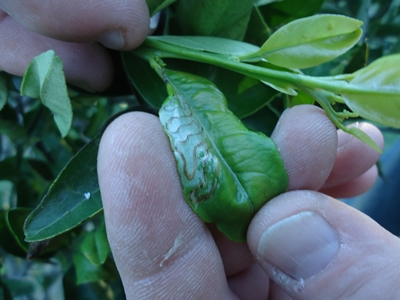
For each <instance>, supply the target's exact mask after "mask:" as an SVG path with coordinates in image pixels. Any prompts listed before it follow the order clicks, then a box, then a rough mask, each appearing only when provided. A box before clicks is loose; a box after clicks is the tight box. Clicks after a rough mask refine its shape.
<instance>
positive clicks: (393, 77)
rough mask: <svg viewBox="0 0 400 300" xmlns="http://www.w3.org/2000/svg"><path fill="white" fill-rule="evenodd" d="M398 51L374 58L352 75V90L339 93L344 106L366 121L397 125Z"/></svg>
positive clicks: (399, 122) (399, 102)
mask: <svg viewBox="0 0 400 300" xmlns="http://www.w3.org/2000/svg"><path fill="white" fill-rule="evenodd" d="M399 65H400V54H395V55H389V56H386V57H382V58H380V59H377V60H376V61H374V62H373V63H371V64H370V65H368V66H367V67H365V68H363V69H360V70H359V71H357V72H355V73H353V74H352V79H351V80H350V82H349V84H350V85H352V86H355V88H356V89H355V91H354V92H351V91H350V90H348V91H346V92H344V93H342V96H344V99H345V102H346V104H347V106H348V107H349V108H350V109H351V110H352V111H353V112H355V113H357V114H359V115H360V116H362V117H363V118H366V119H368V120H371V121H374V122H377V123H380V124H383V125H386V126H390V127H396V128H400V68H399Z"/></svg>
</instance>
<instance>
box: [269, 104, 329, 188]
mask: <svg viewBox="0 0 400 300" xmlns="http://www.w3.org/2000/svg"><path fill="white" fill-rule="evenodd" d="M271 138H272V139H273V140H274V142H275V144H276V146H277V148H278V150H279V152H280V154H281V157H282V160H283V162H284V165H285V169H286V171H287V173H288V176H289V190H295V189H310V190H318V189H319V188H320V187H321V186H322V185H323V183H324V182H325V180H326V178H328V176H329V173H330V172H331V170H332V167H333V163H334V160H335V156H336V145H337V134H336V129H335V126H334V125H333V124H332V122H331V121H330V120H329V119H328V117H327V116H326V114H325V112H324V111H323V110H322V109H320V108H318V107H316V106H313V105H299V106H295V107H293V108H290V109H287V110H286V111H285V112H284V113H283V114H282V116H281V118H280V120H279V122H278V124H277V126H276V128H275V130H274V132H273V134H272V135H271Z"/></svg>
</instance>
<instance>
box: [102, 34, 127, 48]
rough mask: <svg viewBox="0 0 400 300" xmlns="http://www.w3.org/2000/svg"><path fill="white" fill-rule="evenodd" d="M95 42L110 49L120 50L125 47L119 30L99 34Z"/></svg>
mask: <svg viewBox="0 0 400 300" xmlns="http://www.w3.org/2000/svg"><path fill="white" fill-rule="evenodd" d="M96 41H98V42H99V43H102V44H103V45H104V46H106V47H107V48H110V49H116V50H118V49H121V48H123V47H124V46H125V39H124V35H123V33H122V31H121V30H118V29H115V30H110V31H106V32H104V33H102V34H100V35H99V36H98V37H97V39H96Z"/></svg>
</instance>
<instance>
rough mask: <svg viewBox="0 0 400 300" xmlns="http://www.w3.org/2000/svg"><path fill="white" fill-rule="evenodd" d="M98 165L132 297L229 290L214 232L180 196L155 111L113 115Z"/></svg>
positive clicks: (210, 295) (222, 294)
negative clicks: (208, 228) (116, 117)
mask: <svg viewBox="0 0 400 300" xmlns="http://www.w3.org/2000/svg"><path fill="white" fill-rule="evenodd" d="M98 172H99V183H100V189H101V196H102V200H103V206H104V214H105V220H106V226H107V234H108V237H109V241H110V245H111V248H112V251H113V255H114V258H115V262H116V265H117V267H118V270H119V272H120V275H121V278H122V281H123V284H124V288H125V292H126V294H127V297H128V298H129V299H189V298H192V297H193V295H196V297H198V298H200V299H226V298H228V297H230V296H232V293H231V291H230V289H229V288H228V285H227V282H226V277H225V274H224V270H223V266H222V261H221V258H220V255H219V252H218V249H217V247H216V246H215V244H214V241H213V239H212V236H211V234H210V233H209V231H208V230H207V228H206V226H205V225H204V223H203V222H202V221H201V220H200V219H199V218H198V217H197V216H196V215H195V214H194V213H193V211H192V210H191V208H190V207H189V205H187V203H186V202H185V200H184V199H183V196H182V188H181V184H180V180H179V178H178V174H177V172H176V164H175V159H174V156H173V154H172V152H171V149H170V145H169V141H168V139H167V137H166V135H165V133H164V132H163V130H162V127H161V126H160V124H159V121H158V119H157V118H156V117H154V116H152V115H149V114H145V113H129V114H125V115H123V116H121V117H119V118H118V119H116V120H115V121H114V122H113V123H112V124H111V125H110V126H109V127H108V128H107V130H106V131H105V133H104V135H103V137H102V140H101V144H100V150H99V157H98Z"/></svg>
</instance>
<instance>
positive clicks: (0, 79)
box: [0, 72, 8, 110]
mask: <svg viewBox="0 0 400 300" xmlns="http://www.w3.org/2000/svg"><path fill="white" fill-rule="evenodd" d="M7 98H8V89H7V79H6V76H5V74H4V73H3V72H0V110H2V109H3V107H4V105H6V103H7Z"/></svg>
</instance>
